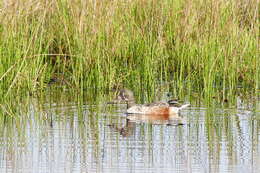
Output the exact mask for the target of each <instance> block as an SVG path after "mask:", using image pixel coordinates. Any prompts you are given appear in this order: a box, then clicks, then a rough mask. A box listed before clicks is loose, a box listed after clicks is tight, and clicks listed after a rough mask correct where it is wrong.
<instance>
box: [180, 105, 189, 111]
mask: <svg viewBox="0 0 260 173" xmlns="http://www.w3.org/2000/svg"><path fill="white" fill-rule="evenodd" d="M189 106H190V104H185V105H182V106H181V107H180V108H179V110H181V109H184V108H186V107H189Z"/></svg>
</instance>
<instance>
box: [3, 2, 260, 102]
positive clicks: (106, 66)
mask: <svg viewBox="0 0 260 173" xmlns="http://www.w3.org/2000/svg"><path fill="white" fill-rule="evenodd" d="M256 4H258V3H257V1H256V0H252V1H242V0H239V1H217V0H214V1H209V0H206V1H199V0H193V1H183V0H173V1H168V0H166V1H154V0H149V1H143V0H132V1H120V0H115V1H110V0H104V1H83V0H78V1H69V0H56V1H53V0H39V1H37V2H33V1H30V0H24V1H23V3H19V2H18V1H14V0H13V1H5V0H4V1H2V2H1V3H0V8H1V12H0V81H1V82H0V95H2V96H4V97H5V96H8V95H10V93H11V91H13V90H14V91H15V92H17V91H22V90H27V91H30V92H34V91H38V90H41V89H44V88H45V87H47V86H49V83H51V82H52V81H55V80H53V79H54V78H55V77H56V76H62V78H63V79H62V81H66V82H65V83H63V84H62V85H64V87H69V88H73V89H75V90H77V92H79V93H83V90H84V89H86V88H95V89H96V90H101V91H104V89H106V88H112V87H114V86H117V85H126V86H129V87H132V88H133V86H134V87H135V88H136V90H139V91H144V90H146V91H147V93H148V94H147V95H148V96H147V97H150V95H153V93H154V91H155V89H156V88H157V86H158V85H160V86H161V85H164V84H167V85H169V84H170V85H171V87H172V88H174V89H173V90H176V88H177V90H178V92H181V91H182V90H184V89H187V90H199V91H200V92H201V93H203V94H206V95H207V96H209V98H211V97H212V96H213V93H214V92H215V91H217V90H222V91H223V95H226V94H227V93H226V92H234V90H233V89H236V88H237V87H242V88H251V90H254V91H257V89H258V88H259V78H260V68H259V65H260V62H259V61H260V60H259V57H258V56H259V54H258V47H259V45H258V36H259V27H258V26H259V20H258V19H259V16H258V15H259V14H258V8H259V4H258V5H256ZM57 74H58V75H57ZM57 81H58V80H57ZM60 81H61V80H60ZM227 89H229V90H228V91H227ZM4 97H2V98H4Z"/></svg>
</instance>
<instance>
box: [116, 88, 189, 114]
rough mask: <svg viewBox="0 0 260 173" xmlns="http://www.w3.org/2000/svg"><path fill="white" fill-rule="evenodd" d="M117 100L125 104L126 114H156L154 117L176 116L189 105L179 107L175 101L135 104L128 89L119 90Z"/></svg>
mask: <svg viewBox="0 0 260 173" xmlns="http://www.w3.org/2000/svg"><path fill="white" fill-rule="evenodd" d="M117 100H118V101H120V102H122V101H124V102H126V103H127V111H126V112H127V113H128V114H156V115H172V114H178V113H179V111H180V110H181V109H184V108H186V107H188V106H190V105H189V104H185V105H179V104H178V103H177V102H176V101H174V100H170V101H168V102H155V103H150V104H142V105H137V104H135V98H134V94H133V92H132V91H131V90H129V89H121V90H120V91H119V94H118V96H117Z"/></svg>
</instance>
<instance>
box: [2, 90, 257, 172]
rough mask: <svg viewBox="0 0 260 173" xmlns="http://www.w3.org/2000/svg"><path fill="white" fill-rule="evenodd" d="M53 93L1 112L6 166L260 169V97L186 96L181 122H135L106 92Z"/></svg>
mask: <svg viewBox="0 0 260 173" xmlns="http://www.w3.org/2000/svg"><path fill="white" fill-rule="evenodd" d="M50 98H51V99H50ZM53 98H55V96H53V95H49V96H47V97H45V98H44V99H39V98H35V97H32V98H30V100H29V101H28V103H27V104H24V105H22V106H19V104H17V107H21V108H20V109H22V108H24V107H26V109H25V110H26V111H18V112H17V113H16V114H17V116H18V117H17V118H14V119H10V118H8V119H7V120H6V119H5V118H2V119H1V125H0V127H1V131H0V172H32V173H35V172H42V173H48V172H50V173H52V172H53V173H54V172H55V173H64V172H65V173H66V172H120V173H121V172H140V173H141V172H142V173H143V172H164V173H167V172H169V173H172V172H200V173H201V172H260V130H259V129H260V128H259V127H260V125H259V122H260V121H259V120H260V113H259V111H260V102H259V96H250V97H246V98H243V97H239V96H237V97H236V98H235V103H230V104H229V103H218V102H217V103H214V104H212V105H208V106H205V104H203V103H198V102H196V101H194V102H193V101H192V100H189V99H186V100H185V101H186V102H189V103H191V107H189V108H187V109H185V110H183V111H182V112H181V115H180V119H181V123H179V120H178V121H174V122H173V123H172V121H170V122H169V121H167V120H158V121H149V120H144V119H140V120H136V121H129V120H127V115H126V114H125V113H124V112H125V110H126V107H125V105H124V104H120V105H107V104H106V102H107V101H108V100H107V98H104V99H103V100H101V101H98V102H91V101H84V102H78V101H75V100H73V99H71V98H70V97H67V96H66V94H65V95H64V96H63V98H62V99H57V100H56V99H53ZM21 104H23V103H21Z"/></svg>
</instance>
